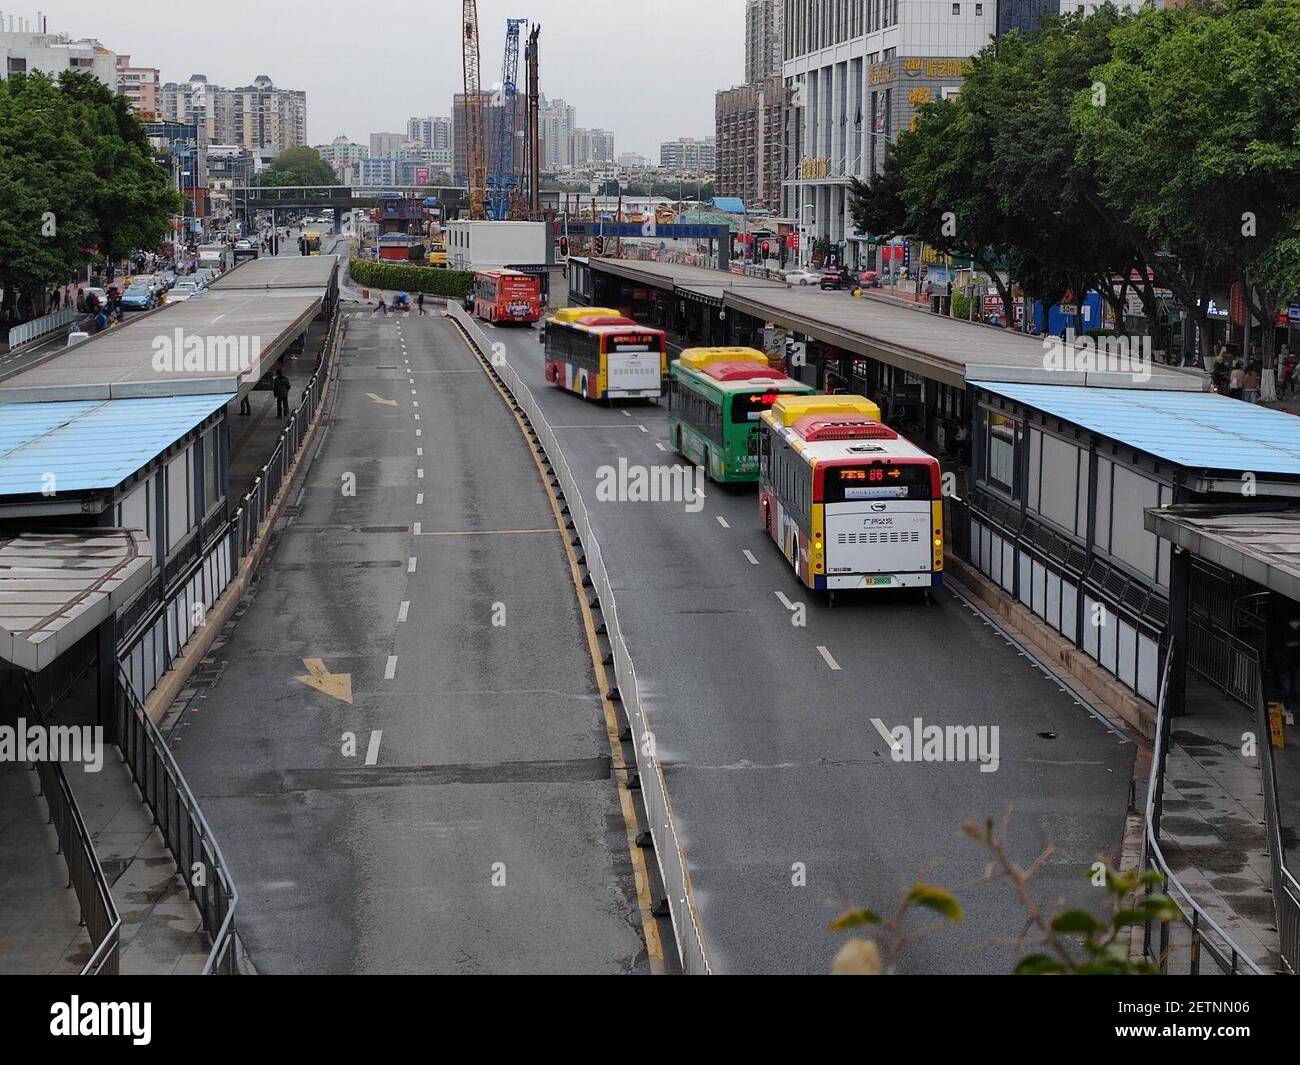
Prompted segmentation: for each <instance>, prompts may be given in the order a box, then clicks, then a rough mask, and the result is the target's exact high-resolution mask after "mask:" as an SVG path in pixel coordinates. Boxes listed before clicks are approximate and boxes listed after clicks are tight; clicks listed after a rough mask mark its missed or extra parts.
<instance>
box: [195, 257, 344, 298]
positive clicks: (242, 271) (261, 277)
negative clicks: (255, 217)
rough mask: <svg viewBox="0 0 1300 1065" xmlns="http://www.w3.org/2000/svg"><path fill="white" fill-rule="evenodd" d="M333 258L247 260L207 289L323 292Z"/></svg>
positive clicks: (334, 267) (335, 266)
mask: <svg viewBox="0 0 1300 1065" xmlns="http://www.w3.org/2000/svg"><path fill="white" fill-rule="evenodd" d="M338 264H339V260H338V256H337V255H298V256H290V255H278V256H267V257H264V258H258V259H249V260H248V261H246V262H242V263H240V264H239V265H238V266H236V267H235V268H234V269H233V270H228V271H227V272H226V273H224V274H222V275H221V276H220V277H219V278H217V279H216V280H215V281H214V282H212V284H211V285H209V286H208V287H209V289H211V290H213V291H217V292H224V291H226V290H228V289H258V288H261V289H271V288H318V289H322V290H324V289H327V288H329V286H330V282H331V281H332V280H333V278H334V274H335V271H337V269H338Z"/></svg>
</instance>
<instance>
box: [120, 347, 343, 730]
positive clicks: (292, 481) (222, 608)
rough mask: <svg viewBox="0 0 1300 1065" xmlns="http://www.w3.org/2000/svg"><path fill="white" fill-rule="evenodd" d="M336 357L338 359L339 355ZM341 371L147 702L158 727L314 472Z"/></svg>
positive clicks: (334, 367) (330, 380) (332, 375)
mask: <svg viewBox="0 0 1300 1065" xmlns="http://www.w3.org/2000/svg"><path fill="white" fill-rule="evenodd" d="M341 328H342V326H341V325H340V329H341ZM335 354H336V355H337V351H336V352H335ZM338 371H339V365H338V361H337V359H332V360H331V363H330V372H329V374H328V375H327V376H326V378H325V387H324V388H323V389H321V397H320V405H319V406H318V407H317V408H316V415H315V417H314V418H313V419H312V421H311V425H310V427H309V428H308V430H307V435H306V436H305V437H304V438H303V442H302V447H301V448H300V449H299V451H298V456H299V457H298V458H297V459H295V461H294V464H293V466H292V468H291V469H290V472H289V476H288V477H286V478H285V480H284V483H283V484H281V485H280V492H279V494H278V495H277V496H276V497H275V501H274V502H273V503H272V504H271V506H270V507H268V508H267V512H266V517H265V518H264V519H263V521H262V526H261V528H260V529H258V532H257V537H256V539H255V540H254V541H253V546H252V548H250V550H249V552H248V554H246V555H245V556H244V558H243V559H242V560H241V562H240V563H239V571H238V573H236V574H235V576H234V577H233V578H231V581H230V583H229V584H228V585H226V590H225V591H224V592H222V593H221V595H220V597H219V598H218V599H217V601H216V603H214V604H213V606H212V609H211V610H210V611H209V612H208V616H207V619H206V621H205V623H204V625H203V627H202V628H201V629H200V630H199V632H198V634H197V635H196V636H194V638H193V639H191V640H190V642H189V643H188V644H186V645H185V648H184V650H183V651H181V653H180V655H179V656H177V658H176V661H175V662H173V663H172V667H171V669H169V670H168V671H167V672H166V673H164V674H163V675H162V677H161V678H159V680H158V683H157V685H155V687H154V690H153V691H152V692H151V693H150V695H149V698H148V699H146V700H145V712H146V713H147V714H148V715H149V719H150V720H151V721H152V722H153V723H154V724H155V725H156V724H158V723H159V722H160V721H162V719H163V718H164V717H165V716H166V714H167V711H168V710H169V709H170V708H171V705H172V703H173V702H175V701H176V697H177V696H178V695H180V693H181V691H182V690H183V689H184V687H185V685H186V683H187V682H188V681H189V679H190V675H191V674H192V673H193V672H194V670H195V669H197V668H198V665H199V663H200V662H201V661H202V660H203V658H204V656H205V655H207V653H208V651H209V650H211V648H212V644H213V643H214V642H215V640H216V638H217V635H218V634H219V633H220V632H221V629H222V627H223V626H224V625H225V623H226V622H227V621H229V620H230V616H231V615H232V614H233V613H234V612H235V607H236V606H237V605H238V604H239V601H240V599H242V598H243V595H244V592H245V591H247V590H248V586H249V583H250V582H251V580H252V576H253V573H254V572H255V571H256V569H257V567H258V566H259V565H261V562H262V556H263V555H264V554H265V553H266V549H267V546H268V544H269V543H270V542H271V530H272V529H274V528H275V523H276V522H277V521H279V519H280V515H281V514H282V513H283V512H284V508H285V505H286V501H287V500H288V499H289V496H290V495H291V493H292V492H293V491H294V489H295V488H296V487H297V486H298V484H299V483H300V482H301V480H302V478H303V477H304V476H306V472H307V471H308V470H309V469H311V464H312V460H313V459H314V458H315V455H314V454H313V453H311V449H312V448H313V447H315V445H316V437H317V433H318V430H319V429H320V423H321V418H322V415H323V414H324V412H325V408H326V406H327V403H328V401H329V398H330V394H331V393H332V392H333V390H334V381H335V379H336V378H337V376H338Z"/></svg>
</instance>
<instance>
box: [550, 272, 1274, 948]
mask: <svg viewBox="0 0 1300 1065" xmlns="http://www.w3.org/2000/svg"><path fill="white" fill-rule="evenodd" d="M569 286H570V293H571V300H572V301H573V302H575V303H589V304H591V305H595V306H608V307H616V308H619V309H620V310H622V311H623V312H624V313H630V314H631V316H632V317H634V318H635V319H636V320H637V321H639V322H641V323H643V324H647V325H654V326H657V327H659V328H662V329H664V330H665V331H667V332H668V334H669V337H670V339H671V340H672V342H673V343H674V345H675V347H677V348H681V347H686V346H710V345H746V346H751V347H755V348H758V349H760V350H765V351H767V352H768V354H769V357H771V356H773V355H777V354H785V355H787V356H788V355H790V354H791V352H792V351H793V352H795V353H797V354H798V355H799V356H800V357H799V358H797V359H794V360H790V359H787V372H788V373H789V374H790V375H791V376H794V377H799V378H800V379H802V380H803V381H804V382H805V383H808V384H812V385H814V386H815V387H817V388H820V389H822V390H824V391H830V392H835V391H844V392H855V393H861V394H863V395H866V396H867V397H868V398H871V399H873V400H875V401H876V402H877V403H878V404H879V405H880V407H881V409H882V412H883V413H884V414H885V418H886V420H888V421H890V422H891V423H892V424H893V425H894V426H895V427H896V428H898V429H899V430H900V431H902V432H903V433H904V434H905V435H907V436H909V437H910V438H911V439H912V440H913V441H914V442H916V443H919V444H922V445H923V446H926V447H927V448H929V449H930V450H931V451H933V452H934V453H935V454H937V455H939V456H940V457H941V458H943V459H946V460H947V461H946V463H945V469H954V468H956V472H957V473H958V477H957V485H958V489H957V492H956V494H955V495H953V496H952V497H950V498H948V499H946V500H945V509H946V515H947V519H946V521H947V533H948V537H949V545H948V550H949V553H950V556H953V557H954V558H955V560H956V561H957V564H955V565H953V566H952V567H950V573H949V575H950V576H955V577H958V578H959V579H961V580H972V581H974V582H977V583H978V585H979V587H980V589H981V590H980V595H981V598H985V601H986V602H988V603H993V604H995V609H997V611H998V613H1000V614H1002V615H1003V616H1004V617H1007V618H1008V619H1010V620H1012V621H1013V623H1014V624H1016V625H1017V626H1018V627H1020V628H1021V629H1022V630H1023V631H1030V630H1032V631H1034V632H1035V633H1036V635H1035V637H1034V642H1035V646H1036V648H1037V649H1038V651H1039V652H1041V653H1042V654H1043V655H1044V656H1045V657H1046V658H1048V659H1049V660H1055V661H1056V662H1057V663H1058V664H1059V665H1060V666H1061V667H1062V668H1063V669H1066V670H1068V671H1070V672H1071V673H1072V674H1074V675H1076V676H1078V675H1083V676H1086V677H1087V682H1086V683H1087V686H1088V687H1089V688H1090V689H1091V690H1093V691H1096V692H1100V693H1101V694H1102V695H1103V696H1104V699H1105V701H1106V703H1107V705H1108V706H1110V708H1111V709H1112V710H1114V711H1115V712H1117V713H1118V714H1119V716H1121V717H1122V718H1123V719H1124V720H1125V722H1126V723H1127V724H1128V726H1129V727H1130V728H1131V729H1133V730H1134V731H1137V732H1141V733H1142V734H1143V735H1145V736H1146V737H1147V738H1148V739H1153V740H1154V739H1156V738H1157V735H1158V732H1159V730H1160V728H1161V722H1166V723H1170V724H1167V725H1166V727H1165V732H1166V736H1165V740H1166V742H1165V743H1164V745H1163V747H1162V748H1160V749H1161V750H1163V751H1164V752H1165V753H1164V754H1163V755H1162V756H1161V759H1160V763H1159V765H1158V766H1157V767H1155V769H1154V770H1153V775H1155V776H1156V777H1158V780H1157V788H1156V791H1155V793H1154V794H1155V795H1157V796H1165V798H1164V809H1165V811H1166V812H1167V813H1168V815H1169V816H1166V817H1165V818H1164V820H1163V822H1162V821H1161V819H1160V817H1159V814H1158V813H1157V815H1156V817H1155V818H1154V819H1153V820H1154V822H1155V836H1154V840H1155V842H1154V843H1151V845H1150V848H1149V849H1151V848H1153V849H1152V850H1151V854H1152V856H1151V858H1150V860H1151V861H1152V862H1153V863H1157V864H1159V863H1166V862H1167V865H1166V866H1162V867H1167V868H1168V869H1170V870H1171V871H1173V872H1174V873H1175V874H1176V875H1177V876H1178V877H1179V878H1180V879H1181V881H1182V882H1183V884H1184V885H1185V886H1186V887H1187V888H1188V892H1189V894H1190V896H1191V901H1189V902H1187V904H1186V906H1185V907H1184V909H1185V910H1188V911H1195V912H1198V913H1199V914H1201V915H1205V916H1210V917H1211V920H1213V921H1214V922H1215V923H1217V925H1218V926H1219V927H1220V928H1221V929H1222V930H1224V932H1225V934H1226V935H1227V937H1228V938H1230V939H1233V942H1235V943H1236V945H1237V946H1238V947H1239V948H1240V949H1241V953H1242V954H1243V956H1245V957H1250V958H1255V959H1258V962H1259V965H1260V967H1261V969H1262V970H1263V971H1268V970H1269V969H1277V968H1280V967H1282V966H1283V965H1288V966H1290V967H1291V968H1292V969H1294V968H1295V967H1296V965H1297V964H1298V963H1300V958H1298V957H1297V955H1298V954H1300V945H1297V944H1296V943H1295V938H1294V937H1295V931H1294V929H1295V928H1296V926H1297V923H1300V919H1297V918H1295V917H1294V916H1286V917H1285V921H1286V922H1287V923H1285V924H1279V922H1282V921H1283V919H1284V910H1285V911H1286V913H1287V914H1289V913H1291V910H1293V909H1294V905H1292V903H1291V902H1288V899H1290V896H1289V895H1286V894H1284V893H1282V892H1281V890H1280V885H1281V883H1282V880H1283V879H1284V878H1282V877H1281V876H1279V875H1275V873H1274V872H1273V870H1272V867H1271V864H1270V863H1271V862H1272V861H1273V859H1274V857H1275V856H1277V855H1279V853H1280V851H1281V849H1282V845H1281V844H1278V843H1277V842H1276V841H1277V839H1278V838H1281V839H1283V840H1290V841H1292V843H1294V840H1295V839H1296V838H1297V837H1296V827H1297V825H1296V821H1295V818H1296V817H1297V816H1300V799H1297V796H1300V765H1297V764H1295V754H1294V746H1295V745H1296V744H1298V743H1300V731H1297V730H1296V729H1295V728H1294V726H1293V725H1292V724H1290V723H1288V722H1291V721H1293V720H1294V715H1295V714H1296V713H1297V712H1300V580H1297V579H1296V578H1295V576H1291V577H1289V578H1286V579H1284V578H1283V576H1281V574H1282V573H1283V572H1284V571H1289V570H1290V568H1291V567H1295V573H1296V574H1300V562H1297V561H1296V560H1297V558H1300V509H1292V508H1300V419H1297V418H1296V417H1294V416H1292V415H1289V414H1285V413H1283V412H1279V411H1275V410H1270V409H1267V408H1264V407H1260V406H1257V405H1252V404H1247V403H1243V402H1240V401H1238V400H1232V399H1229V398H1227V397H1225V396H1222V395H1218V394H1216V393H1212V392H1210V391H1208V389H1209V387H1210V386H1209V382H1208V381H1207V380H1206V379H1205V375H1204V374H1202V373H1200V372H1199V371H1195V370H1187V369H1183V368H1177V367H1172V366H1164V365H1159V364H1155V365H1150V364H1148V365H1147V367H1146V368H1147V370H1149V373H1146V374H1141V375H1138V374H1132V373H1104V372H1092V371H1089V372H1084V371H1082V370H1069V369H1061V368H1057V367H1055V366H1053V365H1052V364H1051V363H1050V362H1049V361H1048V360H1047V359H1045V351H1046V350H1047V349H1046V347H1045V340H1044V338H1042V337H1033V336H1027V335H1024V334H1020V333H1016V332H1014V331H1010V330H1007V329H1002V328H997V327H992V326H985V325H979V324H972V323H967V322H962V321H958V320H952V319H948V318H944V317H940V316H938V315H934V314H931V313H930V312H929V311H928V310H927V309H924V308H916V309H914V308H911V307H908V306H905V305H901V304H898V303H895V302H893V301H889V300H887V299H885V298H875V297H872V296H871V295H870V294H867V295H864V296H863V297H861V298H854V297H852V296H851V295H849V294H847V293H845V292H839V291H828V292H821V291H819V290H817V289H816V288H813V287H811V286H809V287H804V288H792V287H788V286H786V285H784V284H783V283H780V282H773V281H768V280H764V279H760V278H752V277H745V276H743V275H738V274H727V273H722V272H720V271H715V270H707V269H699V268H694V267H685V266H678V265H675V264H660V263H650V262H636V261H622V260H608V259H590V260H573V259H571V260H570V263H569ZM1053 340H1054V338H1047V341H1048V342H1052V341H1053ZM792 362H793V365H792V364H791V363H792ZM962 427H964V428H965V430H966V440H967V441H968V443H967V445H966V446H965V447H964V448H955V447H953V446H952V442H953V441H954V439H955V438H956V434H957V431H958V429H960V428H962ZM1243 504H1250V505H1251V506H1252V507H1254V508H1255V509H1256V510H1260V508H1262V512H1261V513H1259V514H1255V515H1253V516H1249V515H1248V516H1246V517H1239V518H1233V519H1230V518H1228V517H1223V516H1219V517H1215V518H1213V519H1211V518H1201V519H1195V520H1202V521H1207V522H1208V521H1212V522H1214V523H1216V524H1213V525H1211V526H1209V527H1200V528H1198V527H1196V526H1195V525H1194V524H1191V523H1192V522H1193V520H1194V519H1193V518H1192V517H1191V516H1189V514H1188V508H1192V510H1193V511H1195V508H1210V512H1211V513H1217V508H1228V509H1229V510H1230V509H1231V508H1234V507H1238V508H1239V507H1241V506H1242V505H1243ZM1275 512H1276V513H1275ZM1178 515H1183V517H1182V518H1178V517H1177V516H1178ZM1230 520H1231V521H1233V522H1235V524H1233V525H1231V526H1227V525H1225V523H1226V522H1229V521H1230ZM1212 531H1213V532H1214V533H1215V534H1216V535H1218V537H1219V540H1217V541H1216V540H1214V539H1212V538H1211V532H1212ZM1220 541H1222V542H1220ZM1293 618H1294V619H1295V621H1294V627H1292V619H1293ZM1171 647H1172V648H1173V650H1172V651H1171ZM1167 673H1168V674H1170V675H1174V674H1176V675H1177V676H1179V677H1182V676H1183V675H1184V674H1185V675H1186V678H1187V679H1186V682H1185V683H1177V684H1176V683H1171V684H1169V685H1168V689H1169V694H1167V695H1166V697H1165V699H1164V701H1163V702H1162V701H1161V692H1162V690H1164V688H1163V682H1164V680H1165V678H1166V675H1167ZM1251 678H1255V679H1253V680H1252V679H1251ZM1260 693H1264V695H1265V696H1266V697H1261V694H1260ZM1279 700H1280V701H1281V702H1282V703H1283V705H1284V708H1285V709H1284V711H1283V716H1282V717H1281V718H1280V719H1279V720H1280V721H1281V722H1282V723H1281V724H1278V725H1276V728H1275V730H1274V731H1275V734H1277V735H1279V737H1280V738H1281V739H1282V741H1283V742H1284V743H1285V744H1286V746H1285V747H1284V748H1282V749H1280V750H1277V751H1276V754H1277V758H1276V759H1275V760H1269V761H1268V762H1267V763H1266V762H1265V761H1264V760H1262V759H1261V758H1259V757H1258V756H1255V757H1251V758H1247V757H1246V756H1245V755H1243V754H1242V753H1241V743H1240V740H1241V736H1242V734H1243V733H1244V732H1247V731H1251V732H1254V733H1257V734H1261V735H1262V725H1261V720H1262V719H1261V718H1260V714H1262V713H1263V711H1262V710H1260V709H1259V707H1260V706H1261V705H1263V704H1264V703H1267V702H1269V701H1279ZM1275 717H1276V715H1275ZM1288 752H1289V753H1288ZM1266 764H1268V765H1271V766H1273V767H1274V770H1275V772H1276V781H1277V785H1276V789H1275V790H1276V794H1277V795H1278V796H1279V797H1280V801H1281V803H1282V809H1283V810H1284V816H1285V818H1286V819H1287V820H1286V822H1285V827H1284V830H1283V832H1282V834H1281V836H1280V837H1278V836H1277V835H1274V836H1273V837H1272V839H1273V841H1274V842H1273V844H1272V845H1270V841H1269V836H1268V832H1269V831H1270V828H1269V825H1270V824H1271V823H1275V822H1276V818H1275V817H1273V816H1272V815H1271V814H1270V816H1269V817H1267V818H1266V816H1265V815H1266V810H1265V799H1264V795H1265V792H1266V790H1268V789H1266V788H1265V787H1264V785H1263V784H1262V783H1261V781H1262V779H1263V776H1262V775H1263V774H1264V773H1265V768H1264V766H1265V765H1266ZM1268 779H1269V781H1270V784H1269V787H1270V788H1272V783H1271V782H1272V781H1273V779H1274V778H1273V777H1269V778H1268ZM1269 793H1270V794H1272V792H1271V791H1270V792H1269ZM1269 809H1270V810H1273V807H1272V806H1270V807H1269ZM1162 846H1163V848H1164V851H1163V853H1161V851H1160V848H1161V847H1162ZM1275 885H1277V886H1275ZM1292 893H1293V894H1294V895H1295V896H1297V897H1300V890H1295V889H1294V888H1292ZM1287 906H1290V907H1291V910H1287V909H1286V907H1287ZM1198 907H1200V909H1199V910H1198V909H1197V908H1198ZM1198 919H1199V918H1198ZM1280 928H1281V929H1282V933H1281V941H1280V939H1279V929H1280ZM1288 935H1289V936H1291V939H1290V941H1289V942H1287V941H1285V940H1286V936H1288ZM1234 937H1235V938H1234ZM1213 949H1214V948H1213V945H1210V946H1208V947H1207V953H1206V957H1210V956H1212V952H1213ZM1220 949H1221V950H1223V951H1226V953H1227V956H1231V948H1225V947H1222V946H1221V947H1220ZM1284 958H1285V959H1286V960H1285V962H1284V961H1283V960H1282V959H1284Z"/></svg>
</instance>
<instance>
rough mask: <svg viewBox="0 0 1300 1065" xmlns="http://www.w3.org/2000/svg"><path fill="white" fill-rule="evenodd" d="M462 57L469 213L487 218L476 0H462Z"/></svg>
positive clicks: (478, 219) (485, 150) (485, 164)
mask: <svg viewBox="0 0 1300 1065" xmlns="http://www.w3.org/2000/svg"><path fill="white" fill-rule="evenodd" d="M463 12H464V13H463V17H462V19H461V22H462V23H463V31H464V41H463V45H464V48H463V51H462V59H463V64H464V73H465V170H466V175H465V176H466V178H467V179H468V181H469V216H470V218H472V219H474V220H475V221H480V222H481V221H482V220H483V219H485V218H487V210H486V207H485V200H486V196H487V147H486V144H485V140H484V132H483V95H482V91H481V89H480V85H479V38H478V3H477V0H464V8H463Z"/></svg>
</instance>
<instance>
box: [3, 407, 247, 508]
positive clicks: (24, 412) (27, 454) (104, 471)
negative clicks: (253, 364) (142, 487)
mask: <svg viewBox="0 0 1300 1065" xmlns="http://www.w3.org/2000/svg"><path fill="white" fill-rule="evenodd" d="M232 398H233V397H231V396H229V395H203V396H173V397H166V398H164V397H157V398H153V397H151V398H142V399H108V400H94V401H83V402H55V403H5V404H0V496H8V495H32V494H34V493H39V492H41V491H42V489H43V488H44V487H45V485H46V483H47V482H46V481H45V476H46V474H51V473H52V474H53V475H54V478H55V479H54V482H53V485H54V490H55V491H56V492H58V493H63V492H84V491H94V490H97V489H105V488H114V487H116V486H117V485H119V484H121V483H122V482H123V481H124V480H126V479H127V478H128V477H130V476H131V475H132V474H133V473H135V472H136V471H137V470H139V469H141V468H143V467H144V466H147V465H148V464H149V463H150V462H152V461H153V460H154V459H155V458H156V457H157V456H158V455H160V454H161V453H162V452H164V451H166V450H167V448H169V447H170V446H171V445H172V444H174V443H175V442H176V441H177V440H179V439H181V437H183V436H185V434H186V433H188V432H190V431H191V430H192V429H194V428H195V427H196V426H198V425H200V424H202V422H203V421H204V420H205V419H206V418H207V417H208V416H209V415H211V414H212V413H213V411H217V410H220V409H221V408H222V407H224V406H225V405H226V404H227V403H229V402H230V400H231V399H232Z"/></svg>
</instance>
